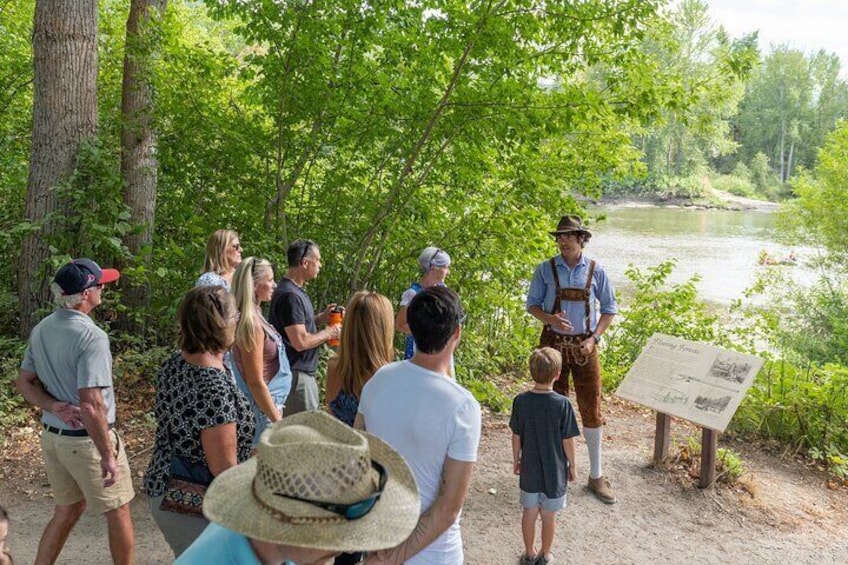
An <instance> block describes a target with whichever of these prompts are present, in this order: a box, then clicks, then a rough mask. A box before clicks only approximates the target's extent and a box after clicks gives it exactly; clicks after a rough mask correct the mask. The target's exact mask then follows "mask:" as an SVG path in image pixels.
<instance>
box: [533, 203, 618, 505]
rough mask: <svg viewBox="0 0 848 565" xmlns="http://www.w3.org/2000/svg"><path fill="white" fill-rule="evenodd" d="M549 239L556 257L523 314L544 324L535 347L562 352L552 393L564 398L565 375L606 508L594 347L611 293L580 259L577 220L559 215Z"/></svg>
mask: <svg viewBox="0 0 848 565" xmlns="http://www.w3.org/2000/svg"><path fill="white" fill-rule="evenodd" d="M549 233H550V234H551V235H552V236H554V238H555V240H556V244H557V247H559V251H560V254H559V255H557V256H556V257H554V258H552V259H550V260H549V261H545V262H544V263H542V264H540V265H539V266H538V267H536V272H535V273H533V281H532V282H531V283H530V291H529V292H528V293H527V311H528V312H530V314H532V315H533V317H535V318H536V319H538V320H540V321H541V322H543V323H544V324H545V327H544V329H543V330H542V337H541V338H540V340H539V347H544V346H548V347H553V348H555V349H558V350H560V351H561V352H562V372H561V373H560V376H559V379H557V380H556V381H554V390H555V391H556V392H558V393H560V394H564V395H568V374H569V373H571V375H572V378H573V380H574V391H575V393H576V396H577V407H578V408H579V410H580V417H581V420H582V424H583V437H584V438H585V439H586V445H587V446H588V448H589V490H591V491H592V492H593V493H594V494H595V496H597V497H598V499H600V500H601V501H603V502H605V503H607V504H613V503H615V502H616V498H615V493H614V492H613V490H612V487H611V486H610V482H609V480H607V479H606V478H605V477H604V476H603V471H602V470H601V440H602V438H603V428H602V426H603V425H604V423H605V421H604V417H603V416H602V415H601V365H600V363H599V362H598V348H597V346H598V343H600V340H601V335H603V333H604V332H605V331H606V329H607V328H608V327H609V325H610V323H611V322H612V319H613V317H614V316H615V314H616V313H617V311H618V310H617V308H616V304H615V292H614V291H613V288H612V283H610V280H609V277H607V275H606V273H605V272H604V269H603V267H601V265H599V264H598V263H597V262H596V261H595V260H594V259H589V258H588V257H586V256H585V255H584V254H583V247H584V246H585V245H586V242H587V241H589V238H591V237H592V234H591V233H589V231H588V230H586V229H585V228H584V227H583V221H582V220H581V219H580V217H579V216H563V217H562V219H561V220H560V221H559V225H558V226H557V229H556V231H552V232H549Z"/></svg>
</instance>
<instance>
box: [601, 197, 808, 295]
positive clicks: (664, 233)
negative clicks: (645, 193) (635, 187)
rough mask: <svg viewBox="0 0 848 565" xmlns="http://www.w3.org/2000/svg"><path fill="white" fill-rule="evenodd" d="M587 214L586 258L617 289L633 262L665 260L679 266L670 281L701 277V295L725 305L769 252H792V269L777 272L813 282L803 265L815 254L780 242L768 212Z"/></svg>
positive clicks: (624, 284)
mask: <svg viewBox="0 0 848 565" xmlns="http://www.w3.org/2000/svg"><path fill="white" fill-rule="evenodd" d="M589 214H590V216H591V217H593V218H598V217H601V216H606V219H603V220H600V221H593V222H592V223H591V226H590V230H591V231H592V234H593V237H592V239H591V241H590V242H589V243H588V245H587V246H586V254H587V255H588V256H590V257H593V258H597V259H598V261H599V262H600V263H601V264H602V265H603V266H604V268H605V269H606V271H607V273H608V274H609V275H610V277H611V279H612V281H613V284H614V285H615V287H616V290H618V291H624V293H625V294H626V293H627V291H628V290H629V289H630V288H631V286H632V285H631V284H630V281H629V279H627V277H626V276H625V274H624V272H625V269H627V267H628V265H630V264H633V265H635V266H636V267H638V268H639V269H641V270H642V271H645V270H646V269H647V268H648V267H652V266H654V265H657V264H658V263H660V262H662V261H664V260H666V259H670V258H675V259H677V266H676V267H675V269H674V271H673V272H672V274H671V276H670V277H669V282H670V283H680V282H684V281H686V280H688V279H690V278H691V277H692V276H693V275H695V274H700V276H701V280H700V281H699V282H698V283H697V288H698V291H699V296H700V297H701V298H702V299H703V300H705V301H707V302H709V303H713V304H717V305H727V304H729V303H730V301H731V300H734V299H736V298H741V297H742V295H743V293H744V292H745V290H746V289H748V288H749V287H750V286H751V284H752V283H753V282H754V278H755V276H756V274H757V273H758V272H762V271H763V270H764V269H765V268H764V267H762V266H760V265H758V259H759V255H760V253H761V252H762V251H763V250H766V251H768V252H769V253H770V254H771V255H772V256H773V257H776V258H778V259H780V258H783V257H786V256H788V255H789V253H790V251H793V250H794V251H795V253H796V255H797V256H798V259H799V261H798V264H797V266H794V267H780V268H779V269H780V270H781V271H784V272H786V273H787V274H789V275H790V276H791V277H792V278H793V279H795V280H796V281H798V282H801V283H809V282H810V281H812V280H813V278H814V277H813V273H812V272H811V271H810V270H809V269H807V268H806V267H805V266H804V260H805V259H811V258H812V257H813V256H814V253H815V250H814V249H812V248H809V247H805V246H794V247H791V248H790V247H788V246H786V245H784V244H781V243H778V232H777V228H776V226H775V216H774V215H773V214H772V213H770V212H760V211H731V210H695V209H688V208H664V207H621V206H614V207H594V208H590V210H589Z"/></svg>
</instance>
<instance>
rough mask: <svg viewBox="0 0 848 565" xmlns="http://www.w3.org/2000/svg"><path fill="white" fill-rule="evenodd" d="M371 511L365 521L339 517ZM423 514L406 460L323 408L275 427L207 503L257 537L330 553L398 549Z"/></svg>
mask: <svg viewBox="0 0 848 565" xmlns="http://www.w3.org/2000/svg"><path fill="white" fill-rule="evenodd" d="M381 486H382V492H380V487H381ZM374 500H376V501H375V502H373V505H371V502H372V501H374ZM328 507H331V508H334V510H335V511H332V510H330V509H327V508H328ZM366 507H368V508H370V509H368V510H367V511H365V512H364V515H362V516H361V517H353V518H346V517H345V516H343V515H341V514H340V512H341V513H344V511H345V510H347V511H348V513H349V514H351V515H353V516H356V515H358V514H359V513H362V512H363V511H364V510H366ZM419 512H420V500H419V496H418V487H417V486H416V484H415V478H414V477H413V475H412V472H411V471H410V470H409V467H408V466H407V465H406V462H405V461H404V460H403V458H402V457H401V456H400V455H398V453H397V452H395V451H394V450H393V449H392V448H391V447H390V446H389V445H388V444H386V443H385V442H383V441H381V440H380V439H378V438H376V437H375V436H372V435H370V434H368V433H365V432H360V431H358V430H354V429H352V428H350V427H348V426H347V425H345V424H343V423H341V422H340V421H338V420H336V419H335V418H333V417H332V416H330V415H328V414H326V413H324V412H318V411H310V412H301V413H299V414H294V415H292V416H288V417H286V418H284V419H283V420H281V421H280V422H277V423H276V424H274V425H272V426H271V427H269V428H268V429H267V430H266V431H265V432H264V433H263V434H262V437H261V438H260V440H259V446H258V451H257V454H256V456H255V457H253V458H251V459H250V460H248V461H246V462H244V463H242V464H241V465H238V466H236V467H232V468H230V469H228V470H226V471H224V472H223V473H221V474H220V475H219V476H218V477H216V479H215V480H214V481H213V482H212V484H211V485H210V487H209V489H208V490H207V492H206V496H205V498H204V500H203V513H204V514H205V515H206V517H207V518H208V519H209V520H211V521H212V522H215V523H217V524H220V525H222V526H224V527H225V528H227V529H230V530H233V531H235V532H238V533H240V534H242V535H244V536H247V537H249V538H251V539H256V540H260V541H265V542H269V543H275V544H280V545H286V546H291V547H301V548H311V549H325V550H329V551H377V550H380V549H387V548H390V547H394V546H396V545H398V544H400V543H401V542H403V541H404V540H405V539H406V538H407V537H408V536H409V534H410V533H412V530H413V528H414V527H415V525H416V523H417V522H418V515H419Z"/></svg>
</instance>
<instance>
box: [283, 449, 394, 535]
mask: <svg viewBox="0 0 848 565" xmlns="http://www.w3.org/2000/svg"><path fill="white" fill-rule="evenodd" d="M371 468H372V469H374V470H375V471H377V472H378V473H379V474H380V483H379V485H378V486H377V490H376V492H374V494H372V495H370V496H368V497H367V498H364V499H362V500H359V501H357V502H354V503H352V504H333V503H332V502H321V501H320V500H309V499H308V498H300V497H299V496H293V495H291V494H283V493H281V492H275V493H274V495H275V496H282V497H284V498H288V499H291V500H297V501H298V502H305V503H307V504H311V505H313V506H317V507H318V508H323V509H324V510H328V511H330V512H332V513H334V514H338V515H339V516H341V517H343V518H344V519H345V520H358V519H360V518H362V517H363V516H365V515H366V514H368V513H369V512H371V509H372V508H374V505H375V504H377V501H378V500H380V496H382V495H383V490H385V488H386V481H387V480H388V477H389V472H388V471H386V468H385V467H383V466H382V465H380V464H379V463H377V462H376V461H374V460H373V459H372V460H371Z"/></svg>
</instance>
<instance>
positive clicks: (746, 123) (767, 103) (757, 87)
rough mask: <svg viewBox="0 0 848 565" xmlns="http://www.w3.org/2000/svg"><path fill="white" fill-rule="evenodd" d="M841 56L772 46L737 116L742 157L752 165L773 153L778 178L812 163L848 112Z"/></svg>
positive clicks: (770, 160) (847, 88)
mask: <svg viewBox="0 0 848 565" xmlns="http://www.w3.org/2000/svg"><path fill="white" fill-rule="evenodd" d="M840 74H841V71H840V62H839V59H838V58H837V57H836V55H833V54H827V53H824V52H823V51H820V52H818V53H815V54H812V55H806V54H805V53H803V52H802V51H800V50H798V49H792V48H789V47H788V46H786V45H780V46H777V47H775V48H774V49H772V51H771V52H770V53H769V54H768V55H767V56H766V57H765V59H764V60H763V62H762V64H761V65H760V66H759V67H758V68H757V69H756V72H754V74H753V75H752V77H751V80H750V81H749V82H748V84H747V88H746V92H745V98H744V100H743V101H742V102H741V104H740V106H739V114H738V116H737V117H735V119H734V123H735V129H736V131H738V132H739V141H740V151H739V154H738V156H737V159H738V160H739V161H740V162H747V163H751V164H752V169H756V168H757V167H754V165H753V163H752V160H753V159H754V158H755V157H756V155H757V154H758V153H762V154H764V155H766V156H767V158H768V163H769V164H770V167H771V170H772V171H773V173H774V174H775V175H776V176H777V181H778V182H779V183H783V182H785V181H787V180H788V179H789V178H790V177H791V176H792V175H793V174H794V173H795V171H796V169H797V168H798V167H799V166H800V167H804V168H807V169H810V168H812V167H813V166H814V165H815V162H816V152H817V150H818V148H819V147H821V146H822V144H823V143H824V139H825V136H826V135H827V134H828V132H830V131H831V130H832V129H833V128H834V125H835V124H836V123H837V122H838V121H839V120H840V119H841V118H844V117H845V116H846V114H848V83H846V81H845V80H844V79H843V78H841V77H840Z"/></svg>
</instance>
